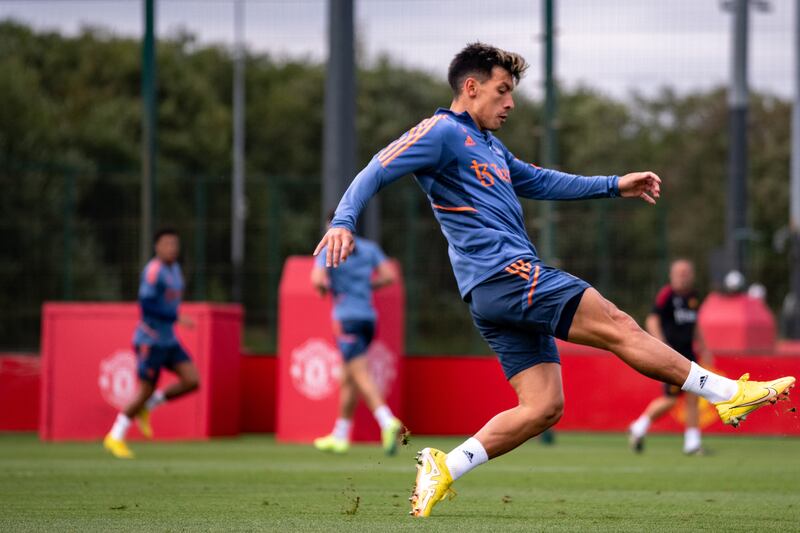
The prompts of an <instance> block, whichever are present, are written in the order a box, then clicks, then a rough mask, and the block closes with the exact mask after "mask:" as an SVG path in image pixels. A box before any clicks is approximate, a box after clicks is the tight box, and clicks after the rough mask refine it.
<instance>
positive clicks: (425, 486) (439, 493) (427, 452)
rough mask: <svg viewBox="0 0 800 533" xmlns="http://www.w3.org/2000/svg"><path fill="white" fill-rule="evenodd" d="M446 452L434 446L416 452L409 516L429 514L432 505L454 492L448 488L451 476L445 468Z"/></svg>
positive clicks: (451, 481)
mask: <svg viewBox="0 0 800 533" xmlns="http://www.w3.org/2000/svg"><path fill="white" fill-rule="evenodd" d="M446 459H447V454H446V453H444V452H443V451H441V450H437V449H435V448H425V449H423V450H422V451H421V452H418V453H417V480H416V482H415V483H414V490H413V492H412V493H411V497H410V498H409V500H410V501H411V512H410V513H408V514H410V515H411V516H430V515H431V510H432V509H433V506H434V505H436V504H437V503H439V502H440V501H442V500H443V499H444V498H445V497H447V498H448V499H452V498H453V497H454V496H455V495H456V493H455V491H454V490H453V489H451V488H450V485H452V484H453V477H452V476H451V475H450V470H449V469H448V468H447V464H446V463H445V460H446Z"/></svg>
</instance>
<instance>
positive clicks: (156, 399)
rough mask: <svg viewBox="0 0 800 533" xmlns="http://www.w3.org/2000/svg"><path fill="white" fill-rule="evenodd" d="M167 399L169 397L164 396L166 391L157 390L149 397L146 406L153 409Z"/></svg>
mask: <svg viewBox="0 0 800 533" xmlns="http://www.w3.org/2000/svg"><path fill="white" fill-rule="evenodd" d="M166 401H167V399H166V397H164V391H162V390H157V391H155V392H154V393H153V394H151V395H150V397H149V398H148V399H147V402H145V404H144V406H145V408H146V409H147V410H148V411H152V410H153V409H155V408H156V407H158V406H159V405H161V404H162V403H164V402H166Z"/></svg>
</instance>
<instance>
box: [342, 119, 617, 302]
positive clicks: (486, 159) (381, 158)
mask: <svg viewBox="0 0 800 533" xmlns="http://www.w3.org/2000/svg"><path fill="white" fill-rule="evenodd" d="M409 173H413V174H414V175H415V178H416V180H417V183H419V186H420V187H421V188H422V190H423V191H425V193H426V194H427V195H428V200H430V203H431V207H432V208H433V212H434V216H436V219H437V220H438V221H439V224H440V225H441V228H442V233H444V236H445V238H447V242H448V252H449V255H450V262H451V264H452V266H453V272H454V274H455V276H456V281H457V282H458V288H459V290H460V292H461V296H462V298H465V299H466V298H467V295H468V294H469V292H470V290H472V288H473V287H475V286H476V285H477V284H479V283H481V282H482V281H485V280H486V279H488V278H489V277H491V276H492V275H493V274H495V273H496V272H498V271H500V270H501V269H503V268H504V267H506V266H507V265H508V264H509V263H511V262H512V261H513V260H515V259H518V258H520V257H531V258H533V260H535V261H539V258H538V255H537V253H536V248H535V247H534V246H533V244H532V243H531V241H530V239H529V238H528V234H527V232H526V231H525V221H524V218H523V216H522V206H521V205H520V203H519V199H518V198H517V197H518V196H522V197H523V198H533V199H537V200H577V199H583V198H603V197H607V198H613V197H615V196H619V177H617V176H592V177H586V176H576V175H574V174H567V173H564V172H558V171H556V170H548V169H543V168H539V167H537V166H535V165H532V164H529V163H525V162H523V161H520V160H519V159H517V158H516V157H514V155H513V154H512V153H511V152H509V150H508V149H507V148H506V147H505V146H504V145H503V143H502V142H500V140H499V139H497V138H496V137H495V136H494V135H492V134H491V133H490V132H488V131H481V130H480V129H479V128H478V126H477V125H476V124H475V122H474V121H473V120H472V117H471V116H470V115H469V113H468V112H466V111H465V112H463V113H454V112H453V111H450V110H449V109H443V108H439V109H438V110H437V111H436V113H435V114H434V115H433V116H432V117H430V118H427V119H425V120H423V121H422V122H420V123H419V124H417V125H416V126H415V127H413V128H412V129H411V130H409V131H408V132H406V133H405V134H403V136H401V137H400V138H399V139H397V140H396V141H394V142H393V143H391V144H390V145H389V146H387V147H386V148H384V149H383V150H381V151H380V152H378V154H377V155H376V156H375V157H373V158H372V160H371V161H370V162H369V164H368V165H367V166H366V168H364V170H362V171H361V172H360V173H359V174H358V175H357V176H356V177H355V179H354V180H353V182H352V183H351V184H350V187H349V188H348V189H347V192H345V194H344V196H343V197H342V200H341V202H339V206H338V208H337V209H336V216H335V217H334V219H333V222H332V224H331V226H333V227H342V228H347V229H349V230H350V231H354V229H355V223H356V219H357V217H358V215H359V213H361V211H362V210H363V209H364V207H365V206H366V204H367V201H369V199H370V198H371V197H372V196H373V195H375V194H376V193H377V192H378V191H379V190H380V189H381V188H382V187H384V186H386V185H388V184H389V183H392V182H394V181H395V180H397V179H398V178H400V177H401V176H404V175H406V174H409ZM347 262H349V259H348V261H347ZM347 262H345V264H346V263H347ZM340 268H341V267H340Z"/></svg>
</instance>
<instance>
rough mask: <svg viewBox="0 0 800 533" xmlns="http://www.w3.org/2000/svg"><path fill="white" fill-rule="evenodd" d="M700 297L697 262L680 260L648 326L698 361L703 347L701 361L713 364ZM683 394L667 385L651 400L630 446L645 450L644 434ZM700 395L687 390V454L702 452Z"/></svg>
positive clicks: (632, 430) (633, 429)
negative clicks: (702, 323) (699, 324)
mask: <svg viewBox="0 0 800 533" xmlns="http://www.w3.org/2000/svg"><path fill="white" fill-rule="evenodd" d="M699 308H700V297H699V295H698V294H697V291H696V290H695V287H694V265H693V264H692V262H691V261H689V260H688V259H677V260H675V261H673V262H672V264H671V265H670V268H669V284H667V285H665V286H664V287H662V288H661V290H660V291H659V292H658V295H657V296H656V301H655V304H654V305H653V310H652V311H651V312H650V314H649V315H647V319H646V322H645V326H646V327H647V331H648V332H649V333H650V335H652V336H653V337H655V338H657V339H658V340H660V341H661V342H665V343H667V344H669V345H670V346H671V347H672V348H673V349H674V350H675V351H676V352H678V353H679V354H681V355H683V356H684V357H685V358H686V359H688V360H689V361H696V360H697V357H696V355H695V351H694V342H695V341H697V344H698V346H699V347H700V354H701V356H702V357H701V362H702V363H703V364H705V365H710V364H711V353H710V352H709V351H708V349H707V348H706V345H705V341H704V340H703V336H702V334H701V333H700V328H698V327H697V311H698V309H699ZM681 394H683V391H682V390H681V389H680V387H678V386H676V385H671V384H669V383H665V384H664V395H663V396H661V397H659V398H656V399H654V400H653V401H651V402H650V404H649V405H648V406H647V408H646V409H645V410H644V412H643V413H642V414H641V416H639V418H637V419H636V420H635V421H634V422H633V423H632V424H631V427H630V445H631V449H632V450H633V451H635V452H641V451H642V450H643V449H644V436H645V435H646V434H647V430H648V429H649V428H650V424H651V423H652V422H654V421H656V420H658V419H659V418H661V417H662V416H664V415H665V414H667V413H668V412H669V410H670V409H672V408H673V407H674V406H675V403H676V402H677V400H678V396H680V395H681ZM698 400H699V398H698V396H697V395H696V394H693V393H691V392H687V393H685V396H684V401H685V403H684V407H685V410H686V431H685V433H684V438H683V453H685V454H688V455H692V454H702V453H703V447H702V442H701V438H700V415H699V412H698Z"/></svg>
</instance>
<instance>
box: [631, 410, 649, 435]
mask: <svg viewBox="0 0 800 533" xmlns="http://www.w3.org/2000/svg"><path fill="white" fill-rule="evenodd" d="M648 429H650V417H649V416H647V415H642V416H640V417H639V418H637V419H636V420H634V422H633V424H631V433H632V434H633V436H634V437H636V438H637V439H639V438H642V437H644V436H645V435H647V430H648Z"/></svg>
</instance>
